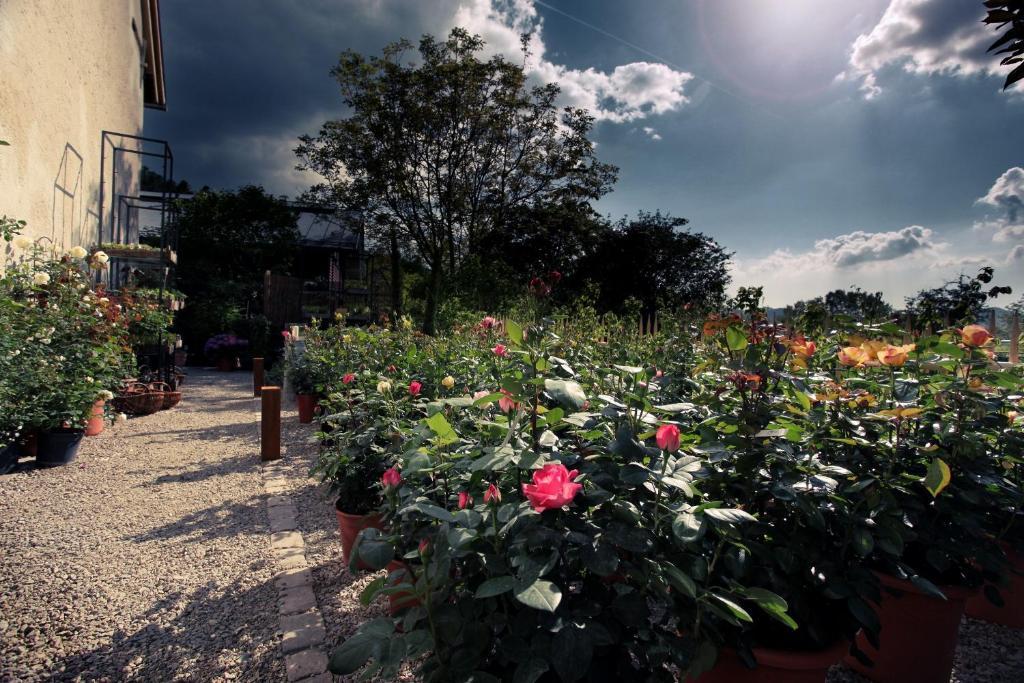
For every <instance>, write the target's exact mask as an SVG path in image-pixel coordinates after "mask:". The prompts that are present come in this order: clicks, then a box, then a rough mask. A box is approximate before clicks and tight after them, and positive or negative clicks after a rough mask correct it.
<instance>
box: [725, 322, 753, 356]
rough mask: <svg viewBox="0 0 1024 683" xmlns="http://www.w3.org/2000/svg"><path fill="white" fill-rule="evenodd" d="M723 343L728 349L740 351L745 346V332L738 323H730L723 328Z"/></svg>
mask: <svg viewBox="0 0 1024 683" xmlns="http://www.w3.org/2000/svg"><path fill="white" fill-rule="evenodd" d="M725 343H726V345H727V346H728V347H729V350H730V351H742V350H743V349H745V348H747V346H748V344H747V333H746V332H744V331H743V328H742V327H739V326H738V325H731V326H729V327H727V328H726V329H725Z"/></svg>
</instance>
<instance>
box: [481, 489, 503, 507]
mask: <svg viewBox="0 0 1024 683" xmlns="http://www.w3.org/2000/svg"><path fill="white" fill-rule="evenodd" d="M491 501H494V503H495V504H498V503H500V502H501V491H499V490H498V487H497V486H495V485H494V484H491V485H490V486H488V487H487V490H486V491H484V502H485V503H490V502H491Z"/></svg>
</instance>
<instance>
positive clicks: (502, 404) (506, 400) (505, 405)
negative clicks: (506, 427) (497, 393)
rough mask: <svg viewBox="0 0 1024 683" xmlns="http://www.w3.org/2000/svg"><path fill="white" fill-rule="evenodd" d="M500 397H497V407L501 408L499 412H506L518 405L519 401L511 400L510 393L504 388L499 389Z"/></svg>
mask: <svg viewBox="0 0 1024 683" xmlns="http://www.w3.org/2000/svg"><path fill="white" fill-rule="evenodd" d="M501 393H502V397H501V398H499V399H498V407H499V408H501V412H503V413H507V412H509V411H510V410H512V409H513V408H517V407H519V403H517V402H516V401H513V400H512V394H510V393H509V392H508V391H507V390H506V389H502V390H501Z"/></svg>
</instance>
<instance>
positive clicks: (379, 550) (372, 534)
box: [349, 529, 395, 569]
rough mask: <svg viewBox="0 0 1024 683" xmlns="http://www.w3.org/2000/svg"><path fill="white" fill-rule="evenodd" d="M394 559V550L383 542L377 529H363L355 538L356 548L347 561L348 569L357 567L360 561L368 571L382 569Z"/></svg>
mask: <svg viewBox="0 0 1024 683" xmlns="http://www.w3.org/2000/svg"><path fill="white" fill-rule="evenodd" d="M394 558H395V548H394V546H392V545H391V544H390V543H388V542H387V541H385V540H383V538H382V537H381V534H380V530H378V529H363V530H362V531H360V532H359V535H358V536H356V546H355V548H353V552H352V555H351V558H350V559H349V568H350V569H351V568H353V567H356V566H358V563H357V562H356V560H357V559H358V560H362V561H363V562H364V563H366V564H367V565H368V566H369V567H370V569H383V568H384V567H386V566H387V565H388V562H390V561H391V560H393V559H394Z"/></svg>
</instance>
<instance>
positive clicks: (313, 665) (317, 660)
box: [284, 650, 327, 681]
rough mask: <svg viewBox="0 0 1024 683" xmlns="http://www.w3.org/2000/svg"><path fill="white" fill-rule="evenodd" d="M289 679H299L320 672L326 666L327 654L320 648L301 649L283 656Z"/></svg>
mask: <svg viewBox="0 0 1024 683" xmlns="http://www.w3.org/2000/svg"><path fill="white" fill-rule="evenodd" d="M284 661H285V666H286V667H287V669H288V680H289V681H300V680H302V679H304V678H309V677H310V676H316V675H319V674H322V673H323V672H324V669H326V668H327V656H326V655H325V654H324V653H323V652H321V651H320V650H302V651H301V652H296V653H294V654H290V655H287V656H285V659H284Z"/></svg>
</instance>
